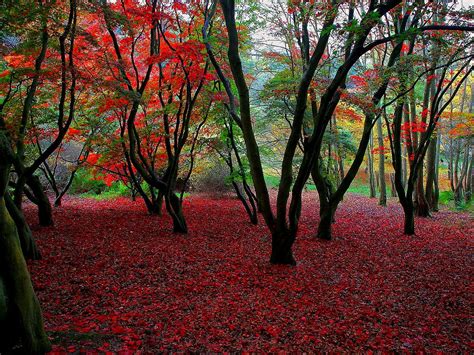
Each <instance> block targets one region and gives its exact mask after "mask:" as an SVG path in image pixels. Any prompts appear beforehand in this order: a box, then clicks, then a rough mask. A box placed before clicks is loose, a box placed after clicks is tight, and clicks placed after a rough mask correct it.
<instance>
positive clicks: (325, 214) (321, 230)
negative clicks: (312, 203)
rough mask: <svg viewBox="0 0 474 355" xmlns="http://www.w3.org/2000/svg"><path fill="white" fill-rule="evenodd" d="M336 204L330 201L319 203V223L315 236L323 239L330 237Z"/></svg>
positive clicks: (329, 238)
mask: <svg viewBox="0 0 474 355" xmlns="http://www.w3.org/2000/svg"><path fill="white" fill-rule="evenodd" d="M335 212H336V206H333V205H331V204H330V203H323V204H321V203H320V211H319V224H318V235H317V237H318V238H320V239H324V240H331V239H332V224H333V222H334V214H335Z"/></svg>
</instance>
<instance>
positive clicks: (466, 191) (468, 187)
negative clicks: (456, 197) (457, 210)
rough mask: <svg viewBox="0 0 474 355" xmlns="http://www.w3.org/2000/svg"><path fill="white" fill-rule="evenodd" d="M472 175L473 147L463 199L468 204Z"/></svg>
mask: <svg viewBox="0 0 474 355" xmlns="http://www.w3.org/2000/svg"><path fill="white" fill-rule="evenodd" d="M473 89H474V87H473ZM473 175H474V147H473V148H472V149H471V157H470V159H469V167H468V170H467V176H466V188H465V194H464V199H465V201H466V203H468V202H470V201H471V198H472V190H473V182H474V179H473Z"/></svg>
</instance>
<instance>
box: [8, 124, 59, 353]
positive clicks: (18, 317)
mask: <svg viewBox="0 0 474 355" xmlns="http://www.w3.org/2000/svg"><path fill="white" fill-rule="evenodd" d="M12 160H13V152H12V151H11V148H10V144H9V141H8V139H7V138H6V136H5V134H4V133H3V132H2V131H1V130H0V331H1V337H2V341H0V351H1V352H5V353H10V352H13V348H14V347H15V348H16V349H15V352H16V353H24V354H43V353H45V352H47V351H49V350H50V349H51V345H50V343H49V339H48V337H47V335H46V332H45V331H44V326H43V317H42V314H41V309H40V306H39V303H38V299H37V298H36V295H35V293H34V290H33V286H32V284H31V279H30V275H29V273H28V268H27V265H26V262H25V258H24V257H23V252H22V249H21V245H20V241H19V238H18V233H17V230H16V225H15V221H14V220H13V219H12V217H11V216H10V213H9V212H8V209H7V206H6V203H5V195H6V189H7V186H8V181H9V179H10V165H11V163H12ZM18 346H19V348H17V347H18Z"/></svg>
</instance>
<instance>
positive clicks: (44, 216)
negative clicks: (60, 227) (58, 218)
mask: <svg viewBox="0 0 474 355" xmlns="http://www.w3.org/2000/svg"><path fill="white" fill-rule="evenodd" d="M27 184H28V186H29V187H30V188H31V190H32V192H33V195H34V196H35V199H36V201H37V203H38V219H39V224H40V226H43V227H48V226H52V225H54V221H53V209H52V208H51V203H50V202H49V198H48V196H47V195H46V193H45V192H44V189H43V186H42V185H41V182H40V180H39V178H38V177H37V176H35V175H33V176H31V177H30V178H28V180H27Z"/></svg>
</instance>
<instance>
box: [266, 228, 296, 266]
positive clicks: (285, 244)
mask: <svg viewBox="0 0 474 355" xmlns="http://www.w3.org/2000/svg"><path fill="white" fill-rule="evenodd" d="M294 240H295V233H294V232H291V231H289V230H287V229H285V230H282V231H275V232H274V233H272V254H271V256H270V263H272V264H283V265H296V261H295V258H294V257H293V251H292V246H293V242H294Z"/></svg>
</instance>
